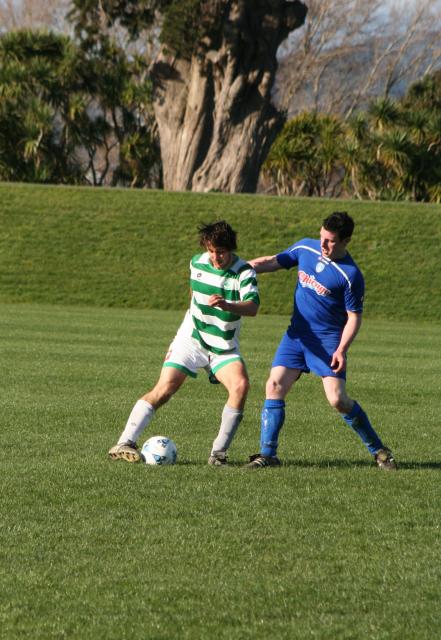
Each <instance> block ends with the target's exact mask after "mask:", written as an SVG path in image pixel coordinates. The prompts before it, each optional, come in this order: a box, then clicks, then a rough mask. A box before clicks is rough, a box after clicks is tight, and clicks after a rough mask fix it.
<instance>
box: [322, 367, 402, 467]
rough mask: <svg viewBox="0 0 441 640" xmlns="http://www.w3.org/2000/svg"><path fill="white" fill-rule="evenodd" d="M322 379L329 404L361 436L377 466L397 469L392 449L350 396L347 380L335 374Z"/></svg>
mask: <svg viewBox="0 0 441 640" xmlns="http://www.w3.org/2000/svg"><path fill="white" fill-rule="evenodd" d="M322 380H323V388H324V390H325V394H326V398H327V400H328V402H329V404H330V405H331V407H333V408H334V409H336V411H338V412H339V413H340V415H341V417H342V418H343V420H344V421H345V422H346V424H347V425H349V426H350V427H351V429H353V430H354V431H355V433H356V434H357V435H358V436H359V437H360V438H361V440H362V442H363V444H364V445H365V446H366V447H367V449H368V451H369V452H370V453H371V455H372V456H373V457H374V459H375V463H376V464H377V466H378V467H379V468H380V469H384V470H385V471H395V470H396V469H397V465H396V463H395V460H394V457H393V455H392V452H391V450H390V449H388V448H387V447H385V446H384V445H383V443H382V442H381V439H380V437H379V436H378V434H377V433H376V431H375V429H374V428H373V426H372V425H371V423H370V421H369V418H368V417H367V415H366V413H365V412H364V411H363V409H362V408H361V407H360V405H359V404H358V402H356V401H355V400H352V399H351V398H350V397H349V396H348V394H347V392H346V381H345V380H344V379H342V378H335V377H333V376H326V377H324V378H322Z"/></svg>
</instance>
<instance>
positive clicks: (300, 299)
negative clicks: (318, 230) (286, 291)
mask: <svg viewBox="0 0 441 640" xmlns="http://www.w3.org/2000/svg"><path fill="white" fill-rule="evenodd" d="M277 261H278V262H279V264H280V265H281V266H282V267H284V268H285V269H291V268H292V267H295V266H297V268H298V269H297V286H296V289H295V292H294V311H293V315H292V318H291V326H290V328H289V333H290V335H292V336H299V337H302V336H317V337H318V338H326V337H327V336H329V337H333V338H336V337H337V336H340V335H341V333H342V331H343V327H344V326H345V324H346V321H347V312H348V311H353V312H355V313H361V312H362V311H363V296H364V280H363V275H362V273H361V271H360V269H359V268H358V266H357V265H356V263H355V262H354V260H353V259H352V258H351V256H350V255H349V253H346V255H345V256H344V258H341V259H339V260H330V259H329V258H326V257H324V256H322V253H321V249H320V240H312V239H311V238H304V239H303V240H299V242H296V243H295V244H293V245H291V246H290V247H288V249H286V250H285V251H282V252H281V253H279V254H277Z"/></svg>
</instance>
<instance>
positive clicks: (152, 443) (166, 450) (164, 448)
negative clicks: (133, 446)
mask: <svg viewBox="0 0 441 640" xmlns="http://www.w3.org/2000/svg"><path fill="white" fill-rule="evenodd" d="M177 455H178V451H177V449H176V445H175V443H174V442H173V440H170V438H166V437H165V436H153V437H152V438H149V439H148V440H147V441H146V442H144V444H143V445H142V449H141V460H142V461H143V462H145V464H152V465H164V464H175V462H176V458H177Z"/></svg>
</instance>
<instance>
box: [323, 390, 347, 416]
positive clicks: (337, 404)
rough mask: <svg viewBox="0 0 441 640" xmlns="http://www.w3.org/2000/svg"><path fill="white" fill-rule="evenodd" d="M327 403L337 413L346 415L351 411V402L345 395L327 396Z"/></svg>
mask: <svg viewBox="0 0 441 640" xmlns="http://www.w3.org/2000/svg"><path fill="white" fill-rule="evenodd" d="M328 402H329V404H330V405H331V407H332V408H333V409H335V410H336V411H338V412H339V413H348V412H349V411H350V410H351V401H350V400H349V398H348V397H347V395H345V394H339V393H333V394H329V395H328Z"/></svg>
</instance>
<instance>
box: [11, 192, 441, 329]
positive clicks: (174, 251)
mask: <svg viewBox="0 0 441 640" xmlns="http://www.w3.org/2000/svg"><path fill="white" fill-rule="evenodd" d="M336 208H339V209H342V208H344V209H347V210H348V211H349V212H350V213H351V214H352V215H353V216H354V218H355V220H356V225H357V226H356V231H355V234H354V238H353V241H352V243H351V247H350V249H351V253H352V255H353V256H354V258H355V259H356V260H357V262H358V263H359V264H360V267H361V268H362V270H363V272H364V275H365V277H366V280H367V283H368V286H367V296H366V305H365V314H366V317H372V318H374V317H375V318H384V319H392V318H396V319H402V320H403V319H409V320H415V319H423V320H430V319H431V320H440V319H441V280H440V278H439V277H437V272H438V267H439V245H440V241H441V207H440V206H439V205H423V204H410V203H387V202H381V203H371V202H351V201H333V200H316V199H296V198H274V197H264V196H251V195H224V194H213V193H212V194H192V193H164V192H159V191H156V192H155V191H131V190H118V189H87V188H84V189H79V188H67V187H49V186H34V185H20V184H0V302H39V303H55V304H68V305H69V304H70V305H76V304H81V305H94V306H107V307H136V308H150V309H152V308H156V309H177V308H179V309H184V308H185V307H186V305H187V302H188V287H187V281H188V263H189V259H190V257H191V255H192V254H194V253H195V252H196V251H197V250H198V247H197V239H196V227H197V226H198V224H199V223H200V222H201V221H212V220H214V219H219V218H226V219H227V220H228V221H229V222H230V223H231V224H232V225H233V226H234V227H235V228H236V229H237V230H238V232H239V253H240V255H241V256H243V257H244V258H252V257H256V256H258V255H271V254H274V253H276V252H278V251H280V250H282V249H284V248H286V247H287V246H289V245H290V244H292V243H293V242H294V241H296V240H298V239H300V238H302V237H304V236H308V235H309V236H315V237H316V236H317V235H318V231H319V228H320V225H321V221H322V220H323V218H324V217H325V216H326V215H328V214H329V213H330V212H331V211H333V210H335V209H336ZM292 279H293V274H292V273H291V272H283V273H281V272H279V273H278V274H277V277H275V276H263V277H261V278H260V287H261V293H262V301H263V304H262V312H263V313H269V314H274V313H277V314H279V313H283V314H286V313H288V312H289V309H290V306H291V291H292Z"/></svg>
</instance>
